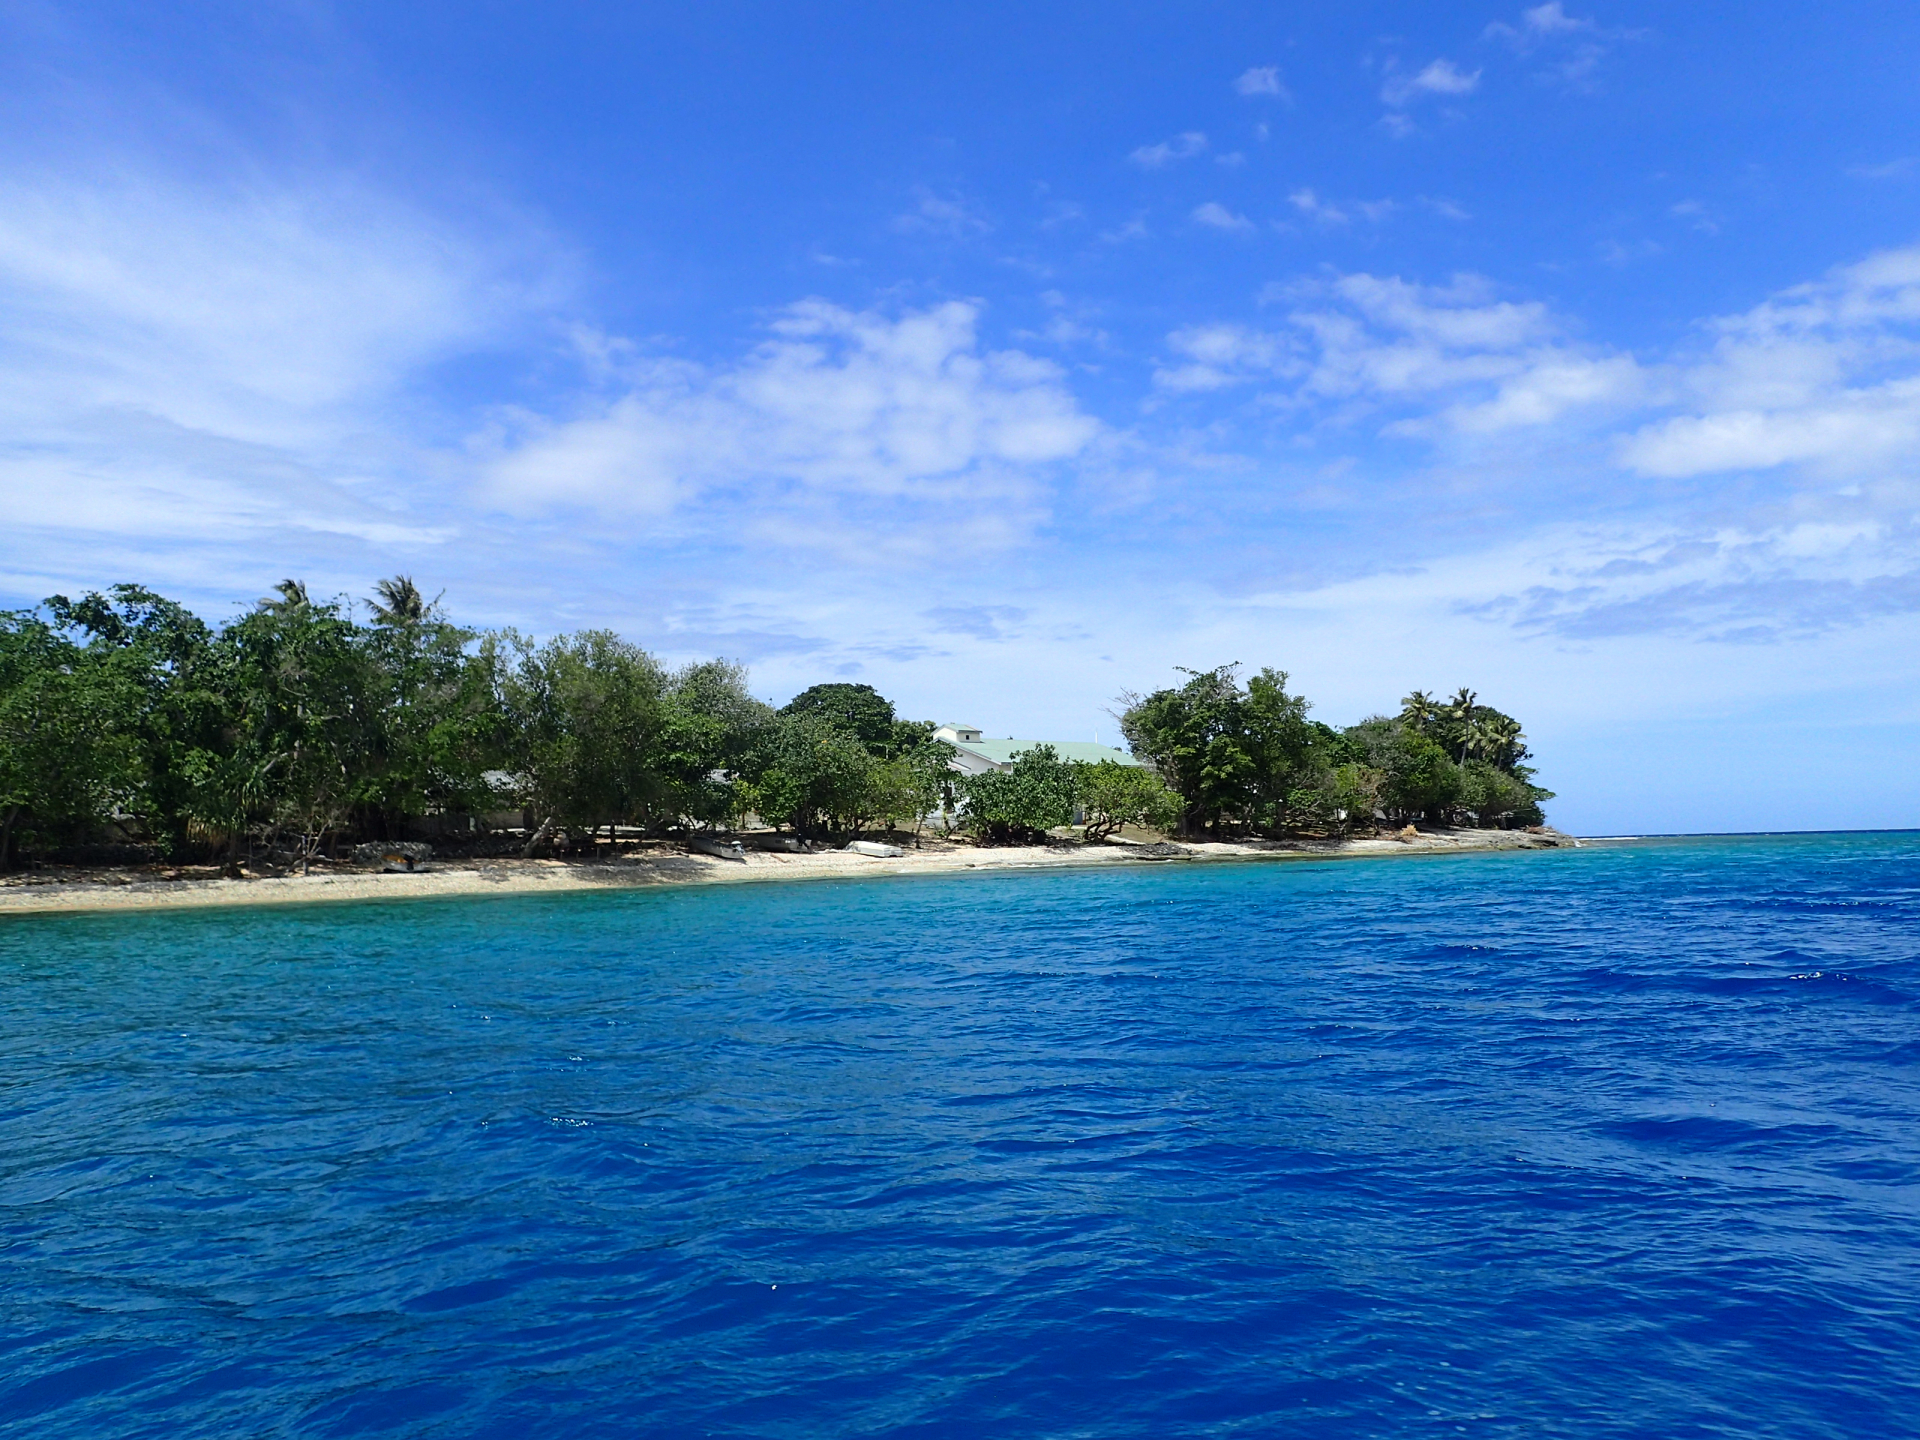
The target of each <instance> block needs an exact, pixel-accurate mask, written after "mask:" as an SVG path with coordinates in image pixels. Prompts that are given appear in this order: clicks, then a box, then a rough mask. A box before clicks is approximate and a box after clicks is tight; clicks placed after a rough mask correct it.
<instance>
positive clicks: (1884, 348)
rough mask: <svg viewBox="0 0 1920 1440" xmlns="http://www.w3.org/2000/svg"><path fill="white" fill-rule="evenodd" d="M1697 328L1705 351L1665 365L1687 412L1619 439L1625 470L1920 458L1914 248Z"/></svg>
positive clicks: (1865, 469) (1919, 319) (1696, 471)
mask: <svg viewBox="0 0 1920 1440" xmlns="http://www.w3.org/2000/svg"><path fill="white" fill-rule="evenodd" d="M1707 331H1708V333H1710V334H1712V335H1713V336H1714V337H1715V338H1714V341H1713V344H1712V346H1711V347H1710V349H1709V350H1708V352H1707V353H1705V354H1703V355H1701V356H1699V357H1697V358H1694V359H1692V360H1691V361H1689V362H1687V363H1685V364H1683V365H1681V366H1680V367H1679V369H1678V372H1677V384H1678V385H1679V387H1680V388H1681V390H1682V392H1683V393H1684V394H1685V395H1686V397H1687V398H1688V399H1689V400H1690V401H1691V402H1692V404H1691V406H1689V407H1688V413H1682V414H1680V415H1676V416H1674V417H1672V418H1670V419H1666V420H1662V421H1659V422H1656V423H1654V424H1651V425H1648V426H1646V427H1645V428H1643V429H1641V430H1639V431H1638V432H1636V433H1635V434H1634V435H1632V436H1631V437H1629V438H1628V439H1627V440H1625V441H1624V442H1623V445H1622V448H1621V458H1622V459H1623V461H1624V462H1625V463H1626V464H1627V465H1628V466H1630V467H1631V468H1633V469H1634V470H1637V471H1639V472H1640V473H1642V474H1646V475H1659V476H1674V477H1677V476H1689V475H1701V474H1708V473H1715V472H1723V471H1729V470H1766V469H1772V468H1775V467H1778V466H1782V465H1803V466H1811V467H1814V468H1815V469H1817V470H1818V471H1819V472H1820V473H1823V474H1828V475H1837V476H1850V475H1858V474H1862V473H1867V474H1871V473H1876V472H1881V471H1883V470H1884V469H1885V467H1887V466H1889V465H1899V466H1901V467H1902V468H1903V469H1907V468H1909V467H1914V466H1916V465H1920V247H1914V248H1909V249H1904V250H1890V251H1884V252H1882V253H1880V254H1878V255H1874V256H1871V257H1869V258H1868V259H1866V260H1862V261H1860V262H1858V263H1856V264H1853V265H1846V266H1841V267H1839V268H1838V269H1836V270H1834V271H1832V272H1831V273H1829V274H1828V275H1827V276H1826V277H1825V278H1823V279H1822V280H1820V281H1817V282H1815V283H1813V284H1810V285H1802V286H1796V287H1794V288H1793V289H1790V290H1787V291H1783V292H1782V293H1781V294H1779V295H1777V296H1775V297H1774V298H1773V299H1771V300H1768V301H1767V302H1765V303H1764V304H1761V305H1758V306H1755V307H1754V308H1753V309H1751V310H1749V311H1747V312H1746V313H1744V314H1741V315H1734V316H1729V317H1726V318H1724V319H1720V320H1716V321H1713V322H1711V323H1710V324H1709V325H1708V326H1707Z"/></svg>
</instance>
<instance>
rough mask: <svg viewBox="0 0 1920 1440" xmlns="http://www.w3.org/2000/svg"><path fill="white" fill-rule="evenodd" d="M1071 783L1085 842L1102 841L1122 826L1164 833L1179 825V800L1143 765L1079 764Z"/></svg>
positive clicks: (1116, 763)
mask: <svg viewBox="0 0 1920 1440" xmlns="http://www.w3.org/2000/svg"><path fill="white" fill-rule="evenodd" d="M1074 784H1075V793H1076V795H1077V796H1078V799H1079V804H1080V808H1081V811H1082V813H1083V814H1084V815H1085V817H1086V829H1085V830H1084V832H1083V833H1084V835H1085V836H1086V838H1087V839H1089V840H1104V839H1106V838H1107V837H1108V836H1109V835H1112V834H1115V833H1116V832H1118V831H1119V829H1120V827H1121V826H1123V825H1140V826H1144V827H1146V828H1147V829H1149V830H1159V831H1162V832H1165V831H1168V830H1171V829H1172V828H1173V827H1174V826H1175V825H1177V824H1179V823H1180V797H1179V796H1178V795H1175V794H1174V793H1173V792H1172V791H1171V790H1169V789H1167V787H1166V784H1165V782H1164V781H1162V780H1161V778H1160V777H1159V776H1158V775H1156V774H1155V773H1154V772H1153V771H1152V770H1149V769H1148V768H1147V767H1146V766H1144V765H1123V764H1121V763H1120V762H1119V761H1118V760H1101V761H1098V762H1096V763H1094V764H1092V765H1085V764H1083V765H1081V766H1079V767H1078V775H1077V777H1076V779H1075V782H1074Z"/></svg>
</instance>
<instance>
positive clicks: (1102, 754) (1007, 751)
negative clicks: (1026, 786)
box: [955, 740, 1140, 765]
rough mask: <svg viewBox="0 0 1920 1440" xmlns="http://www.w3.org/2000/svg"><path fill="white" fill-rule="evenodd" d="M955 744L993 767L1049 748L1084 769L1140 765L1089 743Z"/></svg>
mask: <svg viewBox="0 0 1920 1440" xmlns="http://www.w3.org/2000/svg"><path fill="white" fill-rule="evenodd" d="M955 744H956V747H957V748H958V749H961V750H971V751H972V752H973V753H974V754H975V755H984V756H985V757H986V758H987V759H989V760H991V761H993V763H994V764H996V765H1005V764H1008V763H1009V762H1010V761H1011V760H1012V759H1013V757H1014V756H1016V755H1018V754H1019V753H1020V752H1021V751H1022V750H1031V749H1033V747H1034V746H1036V745H1051V746H1052V747H1053V749H1054V753H1055V754H1056V755H1058V756H1059V757H1060V758H1061V759H1062V760H1080V761H1083V762H1085V763H1086V764H1088V765H1093V764H1096V763H1098V762H1099V761H1102V760H1117V761H1119V762H1120V763H1121V764H1122V765H1137V764H1139V763H1140V762H1139V761H1137V760H1135V759H1134V758H1133V757H1132V756H1131V755H1129V754H1127V752H1126V751H1124V750H1116V749H1114V748H1113V747H1112V746H1111V745H1096V744H1094V743H1093V742H1092V741H1091V740H960V741H957V742H955Z"/></svg>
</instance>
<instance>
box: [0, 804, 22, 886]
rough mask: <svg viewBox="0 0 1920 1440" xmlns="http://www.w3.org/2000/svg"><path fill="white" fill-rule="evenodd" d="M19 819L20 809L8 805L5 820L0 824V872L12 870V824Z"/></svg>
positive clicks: (16, 806)
mask: <svg viewBox="0 0 1920 1440" xmlns="http://www.w3.org/2000/svg"><path fill="white" fill-rule="evenodd" d="M19 818H20V807H19V806H18V805H9V806H8V807H7V818H6V820H5V821H4V822H0V870H11V869H12V868H13V822H14V821H16V820H18V819H19Z"/></svg>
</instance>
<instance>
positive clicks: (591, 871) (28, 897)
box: [0, 830, 1578, 915]
mask: <svg viewBox="0 0 1920 1440" xmlns="http://www.w3.org/2000/svg"><path fill="white" fill-rule="evenodd" d="M1577 843H1578V842H1576V841H1574V840H1571V839H1570V838H1568V837H1566V836H1563V835H1558V834H1555V833H1552V832H1548V833H1547V834H1543V835H1534V834H1528V833H1525V832H1522V831H1514V830H1435V831H1423V832H1422V833H1421V835H1420V837H1419V838H1418V839H1416V840H1411V841H1402V840H1398V839H1369V840H1348V841H1345V842H1340V843H1324V844H1296V845H1284V844H1278V843H1274V842H1258V841H1256V842H1250V843H1245V844H1228V843H1218V844H1216V843H1209V842H1194V843H1186V842H1182V848H1183V849H1185V850H1187V851H1189V852H1190V853H1189V854H1188V855H1187V856H1185V857H1183V858H1180V859H1176V860H1159V861H1155V860H1147V859H1143V858H1142V857H1141V856H1140V855H1139V854H1138V853H1137V847H1135V846H1130V845H1034V846H1007V847H996V848H978V847H975V846H971V845H965V844H950V843H946V842H943V841H937V840H933V841H929V842H928V843H927V845H926V846H925V848H923V849H920V850H914V849H911V848H909V849H908V850H907V852H906V854H905V855H903V856H901V857H900V858H898V859H891V858H889V859H871V858H869V857H867V856H864V855H852V854H848V853H846V852H845V851H839V850H829V851H822V852H819V853H816V854H811V855H784V854H770V853H763V852H759V851H750V852H748V855H747V858H746V859H745V861H739V860H721V859H717V858H715V857H713V856H709V855H698V854H684V853H679V852H678V851H676V850H672V849H668V848H664V847H652V848H649V849H646V850H644V851H642V852H640V853H638V854H635V855H632V856H623V857H621V858H619V859H617V860H613V861H599V862H580V861H565V860H517V859H507V860H446V861H435V862H434V864H433V866H432V868H430V869H428V870H426V871H423V872H419V873H416V874H411V875H387V874H380V873H370V872H367V871H364V870H350V869H346V868H343V867H335V868H329V869H324V870H323V869H316V870H315V871H314V873H313V874H311V875H293V876H285V877H271V878H266V877H263V878H248V879H244V880H229V879H211V878H209V879H175V880H170V879H167V878H165V877H164V875H163V874H161V873H158V872H152V871H138V870H123V871H100V870H89V871H80V872H71V873H63V872H60V871H57V870H55V871H46V870H43V871H35V872H31V873H28V874H22V875H13V876H6V877H3V878H0V915H4V914H28V913H34V912H45V911H75V910H146V909H170V908H178V907H189V906H205V905H277V904H293V905H307V904H313V903H315V902H317V901H328V900H374V899H379V900H390V899H398V898H401V897H414V896H433V895H530V894H547V893H558V892H560V891H564V890H604V889H610V888H623V887H627V888H630V887H636V886H646V885H715V884H737V883H741V882H750V881H762V880H830V879H851V878H856V877H866V876H879V875H928V874H941V873H948V872H955V871H965V870H972V871H988V870H1026V869H1045V868H1064V867H1068V866H1087V865H1125V864H1133V865H1145V864H1192V863H1196V862H1207V861H1222V860H1239V861H1247V860H1258V859H1267V860H1273V859H1303V858H1307V857H1319V858H1323V859H1324V858H1328V857H1334V856H1358V855H1417V854H1423V853H1426V854H1430V853H1432V852H1434V851H1460V850H1533V849H1543V848H1549V847H1554V846H1564V845H1572V844H1577Z"/></svg>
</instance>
